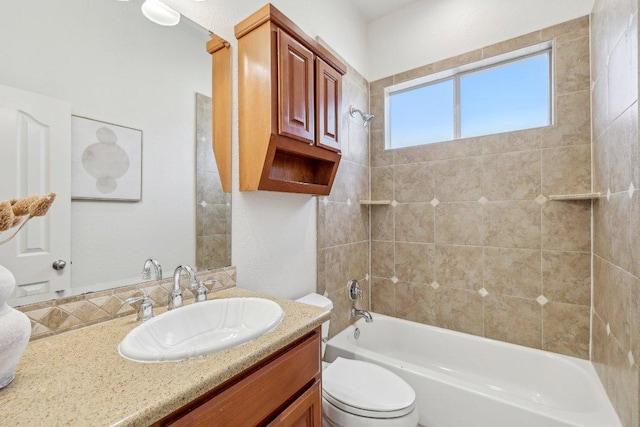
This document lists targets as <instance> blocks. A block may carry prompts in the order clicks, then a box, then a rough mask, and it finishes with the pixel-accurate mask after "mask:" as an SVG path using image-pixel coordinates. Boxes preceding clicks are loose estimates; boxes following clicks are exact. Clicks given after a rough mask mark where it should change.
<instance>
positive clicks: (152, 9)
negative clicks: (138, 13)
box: [142, 0, 180, 27]
mask: <svg viewBox="0 0 640 427" xmlns="http://www.w3.org/2000/svg"><path fill="white" fill-rule="evenodd" d="M142 13H143V15H144V16H146V17H147V18H148V19H149V20H150V21H152V22H155V23H156V24H158V25H163V26H165V27H170V26H173V25H178V23H179V22H180V14H179V13H178V12H176V11H175V10H173V9H171V8H170V7H169V6H167V5H166V4H164V3H162V2H160V1H159V0H145V1H144V3H143V4H142Z"/></svg>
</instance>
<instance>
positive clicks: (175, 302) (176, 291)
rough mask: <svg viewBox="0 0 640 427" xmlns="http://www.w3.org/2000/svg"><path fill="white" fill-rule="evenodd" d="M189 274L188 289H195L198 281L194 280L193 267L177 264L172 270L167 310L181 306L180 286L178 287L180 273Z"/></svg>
mask: <svg viewBox="0 0 640 427" xmlns="http://www.w3.org/2000/svg"><path fill="white" fill-rule="evenodd" d="M183 272H184V273H187V274H188V275H189V289H192V290H193V289H197V288H198V281H197V280H196V273H195V271H193V268H191V267H189V266H188V265H179V266H178V267H177V268H176V269H175V271H174V272H173V291H171V293H170V294H169V307H168V310H173V309H174V308H180V307H182V303H183V300H182V288H181V287H180V275H181V274H182V273H183Z"/></svg>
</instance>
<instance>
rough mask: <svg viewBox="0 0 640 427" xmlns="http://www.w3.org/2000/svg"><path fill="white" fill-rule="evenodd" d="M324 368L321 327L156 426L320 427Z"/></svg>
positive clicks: (154, 425) (155, 426) (154, 426)
mask: <svg viewBox="0 0 640 427" xmlns="http://www.w3.org/2000/svg"><path fill="white" fill-rule="evenodd" d="M321 371H322V362H321V360H320V330H319V329H316V330H315V331H313V332H312V333H311V334H309V335H307V336H306V337H304V338H302V339H300V340H298V341H297V342H295V343H293V344H292V345H290V346H289V347H287V348H286V349H284V350H282V351H280V352H278V353H277V354H276V355H274V356H271V357H270V358H268V359H266V360H264V361H261V362H259V363H257V364H256V365H254V366H253V367H251V368H249V369H248V370H247V371H245V372H243V373H241V374H240V375H238V376H237V377H235V378H233V379H231V380H229V381H227V382H226V383H225V384H222V385H221V386H219V387H217V388H216V389H214V390H212V391H210V392H209V393H205V395H203V396H201V397H200V398H198V399H196V400H194V401H193V402H191V403H189V404H187V405H185V406H184V407H183V408H182V409H180V410H178V411H176V412H175V413H174V414H171V415H169V416H168V417H165V418H164V419H163V420H160V421H159V422H157V423H155V424H153V427H160V426H171V427H186V426H194V427H195V426H202V427H205V426H206V427H218V426H220V427H228V426H238V427H252V426H273V427H276V426H277V427H289V426H305V427H321V425H322V406H321V405H322V398H321V395H322V393H321V390H322V388H321Z"/></svg>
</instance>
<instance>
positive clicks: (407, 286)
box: [395, 282, 437, 325]
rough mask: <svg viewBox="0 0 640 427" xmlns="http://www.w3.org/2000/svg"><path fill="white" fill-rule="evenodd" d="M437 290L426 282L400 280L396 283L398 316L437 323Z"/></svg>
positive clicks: (429, 323) (428, 323)
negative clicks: (417, 282)
mask: <svg viewBox="0 0 640 427" xmlns="http://www.w3.org/2000/svg"><path fill="white" fill-rule="evenodd" d="M436 294H437V291H436V290H434V289H433V288H432V287H431V286H429V285H425V284H416V283H407V282H398V284H397V285H396V300H395V303H396V306H395V313H396V316H398V317H400V318H402V319H407V320H411V321H413V322H420V323H424V324H426V325H433V324H434V323H435V304H436Z"/></svg>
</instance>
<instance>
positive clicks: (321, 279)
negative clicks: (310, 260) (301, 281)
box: [316, 249, 327, 295]
mask: <svg viewBox="0 0 640 427" xmlns="http://www.w3.org/2000/svg"><path fill="white" fill-rule="evenodd" d="M325 252H326V251H325V250H324V249H318V265H317V274H318V278H317V281H316V293H318V294H320V295H323V294H324V292H325V291H326V289H327V288H326V277H325V264H326V254H325Z"/></svg>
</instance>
